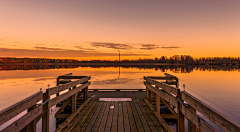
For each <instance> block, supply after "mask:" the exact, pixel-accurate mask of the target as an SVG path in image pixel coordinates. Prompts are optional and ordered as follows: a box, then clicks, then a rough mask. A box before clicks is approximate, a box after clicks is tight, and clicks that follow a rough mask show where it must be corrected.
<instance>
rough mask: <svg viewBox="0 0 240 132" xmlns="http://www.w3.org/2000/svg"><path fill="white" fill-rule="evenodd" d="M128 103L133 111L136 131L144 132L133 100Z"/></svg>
mask: <svg viewBox="0 0 240 132" xmlns="http://www.w3.org/2000/svg"><path fill="white" fill-rule="evenodd" d="M129 103H130V106H131V108H132V113H133V117H134V119H135V123H136V127H137V130H138V132H144V129H143V125H142V123H141V121H140V118H139V116H138V113H137V110H136V108H135V105H134V103H133V102H129Z"/></svg>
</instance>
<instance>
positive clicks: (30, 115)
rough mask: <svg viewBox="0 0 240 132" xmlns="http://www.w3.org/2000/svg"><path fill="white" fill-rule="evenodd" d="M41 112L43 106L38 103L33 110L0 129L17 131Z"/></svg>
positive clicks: (9, 131)
mask: <svg viewBox="0 0 240 132" xmlns="http://www.w3.org/2000/svg"><path fill="white" fill-rule="evenodd" d="M42 112H43V106H42V105H40V106H38V107H37V108H35V109H34V110H32V111H30V112H28V113H27V114H26V115H24V116H23V117H21V118H20V119H18V120H17V121H15V122H13V123H12V124H11V125H9V126H8V127H6V128H5V129H3V130H2V132H19V131H20V130H22V129H23V128H24V127H25V126H27V125H28V124H29V123H31V122H32V121H33V120H34V119H36V118H37V117H38V116H39V115H40V114H41V113H42Z"/></svg>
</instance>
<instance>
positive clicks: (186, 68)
mask: <svg viewBox="0 0 240 132" xmlns="http://www.w3.org/2000/svg"><path fill="white" fill-rule="evenodd" d="M79 67H89V68H109V67H113V68H119V76H120V67H122V68H137V69H140V70H142V69H143V70H145V69H154V70H156V71H161V72H166V71H167V70H170V71H171V72H173V73H190V72H193V71H194V70H199V71H240V66H237V65H158V66H156V65H124V66H112V65H4V66H0V71H8V70H45V69H70V68H79Z"/></svg>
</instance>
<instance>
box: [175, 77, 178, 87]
mask: <svg viewBox="0 0 240 132" xmlns="http://www.w3.org/2000/svg"><path fill="white" fill-rule="evenodd" d="M175 79H176V88H178V78H177V77H176V78H175Z"/></svg>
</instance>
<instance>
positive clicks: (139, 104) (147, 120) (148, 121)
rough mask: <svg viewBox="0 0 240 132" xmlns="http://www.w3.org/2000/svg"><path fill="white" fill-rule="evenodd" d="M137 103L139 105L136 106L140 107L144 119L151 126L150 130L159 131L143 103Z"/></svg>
mask: <svg viewBox="0 0 240 132" xmlns="http://www.w3.org/2000/svg"><path fill="white" fill-rule="evenodd" d="M136 103H137V104H136V105H138V107H139V109H140V112H141V113H142V115H143V117H144V118H145V120H146V124H147V125H148V126H149V128H150V129H151V131H152V132H156V131H157V129H156V127H155V126H154V123H153V121H152V120H151V118H150V115H148V113H147V112H146V110H145V109H144V107H143V105H142V103H141V101H137V102H136Z"/></svg>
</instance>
